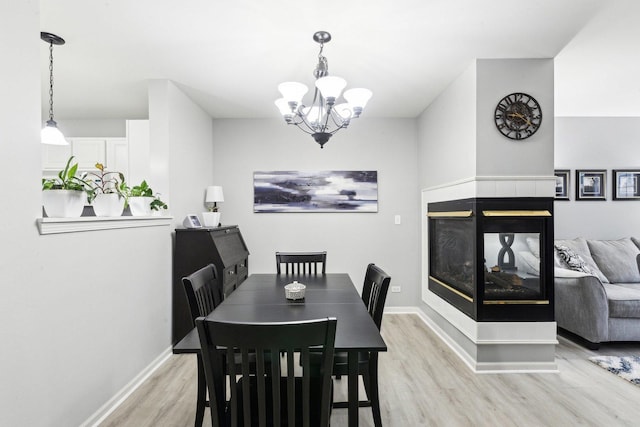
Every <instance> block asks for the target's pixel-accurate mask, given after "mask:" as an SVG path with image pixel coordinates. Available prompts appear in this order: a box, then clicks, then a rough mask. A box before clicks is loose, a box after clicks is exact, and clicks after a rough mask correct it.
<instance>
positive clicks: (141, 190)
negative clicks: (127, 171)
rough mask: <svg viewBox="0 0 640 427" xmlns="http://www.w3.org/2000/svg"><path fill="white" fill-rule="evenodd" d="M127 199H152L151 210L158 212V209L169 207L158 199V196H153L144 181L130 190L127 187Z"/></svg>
mask: <svg viewBox="0 0 640 427" xmlns="http://www.w3.org/2000/svg"><path fill="white" fill-rule="evenodd" d="M127 196H128V197H153V201H152V202H151V210H153V211H159V210H160V209H167V208H168V207H169V206H167V204H166V203H165V202H163V201H162V200H161V199H160V195H159V194H153V190H152V189H151V187H149V184H147V181H146V180H143V181H142V182H141V183H140V184H139V185H134V186H133V187H131V188H128V187H127Z"/></svg>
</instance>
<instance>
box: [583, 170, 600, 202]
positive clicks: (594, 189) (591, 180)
mask: <svg viewBox="0 0 640 427" xmlns="http://www.w3.org/2000/svg"><path fill="white" fill-rule="evenodd" d="M606 180H607V171H606V170H603V169H589V170H586V169H583V170H576V200H606V199H607V197H606V184H607V183H606Z"/></svg>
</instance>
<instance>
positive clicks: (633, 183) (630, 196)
mask: <svg viewBox="0 0 640 427" xmlns="http://www.w3.org/2000/svg"><path fill="white" fill-rule="evenodd" d="M611 182H612V183H613V186H612V195H613V196H612V199H613V200H640V168H637V169H613V170H612V171H611Z"/></svg>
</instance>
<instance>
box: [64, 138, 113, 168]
mask: <svg viewBox="0 0 640 427" xmlns="http://www.w3.org/2000/svg"><path fill="white" fill-rule="evenodd" d="M71 140H72V142H71V147H72V148H71V151H72V153H73V155H74V156H75V161H76V162H78V169H80V170H95V168H96V163H102V164H104V163H105V162H106V149H105V147H106V141H105V138H71Z"/></svg>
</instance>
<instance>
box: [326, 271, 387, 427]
mask: <svg viewBox="0 0 640 427" xmlns="http://www.w3.org/2000/svg"><path fill="white" fill-rule="evenodd" d="M389 283H391V277H390V276H389V275H388V274H387V273H385V272H384V271H383V270H382V269H381V268H380V267H378V266H376V265H375V264H373V263H371V264H369V265H368V266H367V271H366V273H365V277H364V285H363V287H362V301H363V302H364V305H365V306H366V307H367V310H368V311H369V314H370V315H371V318H372V319H373V321H374V323H375V324H376V326H377V327H378V330H380V328H381V326H382V314H383V313H384V304H385V301H386V299H387V291H388V290H389ZM347 362H348V357H347V353H345V352H338V353H336V354H335V356H334V359H333V375H335V376H336V378H340V377H342V376H343V375H348V374H349V366H348V363H347ZM358 374H359V375H360V376H362V380H363V382H364V388H365V391H366V393H367V398H368V400H364V401H359V402H358V406H360V407H363V406H371V410H372V412H373V422H374V425H375V426H376V427H381V426H382V416H381V414H380V398H379V394H378V352H375V351H372V352H360V353H359V354H358ZM333 407H334V408H347V407H348V402H334V404H333Z"/></svg>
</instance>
